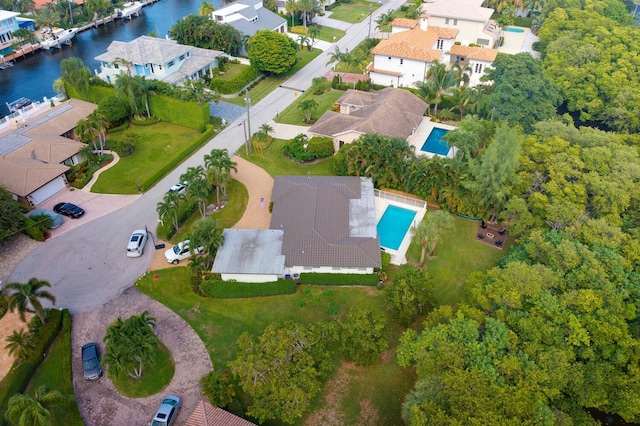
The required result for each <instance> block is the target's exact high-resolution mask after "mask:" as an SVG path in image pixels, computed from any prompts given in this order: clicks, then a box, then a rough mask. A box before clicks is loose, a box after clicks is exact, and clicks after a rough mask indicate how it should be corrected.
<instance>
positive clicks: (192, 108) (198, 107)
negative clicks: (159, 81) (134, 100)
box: [149, 93, 210, 132]
mask: <svg viewBox="0 0 640 426" xmlns="http://www.w3.org/2000/svg"><path fill="white" fill-rule="evenodd" d="M149 109H150V110H151V114H152V115H153V116H154V117H157V118H159V119H160V120H162V121H166V122H169V123H173V124H177V125H179V126H184V127H189V128H190V129H196V130H198V131H200V132H203V131H204V130H205V128H206V125H207V124H208V123H209V115H210V111H209V104H208V103H206V102H205V103H202V104H199V103H197V102H185V101H180V100H178V99H173V98H170V97H168V96H165V95H157V94H155V93H150V94H149Z"/></svg>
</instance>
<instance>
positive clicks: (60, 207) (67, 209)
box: [53, 203, 84, 219]
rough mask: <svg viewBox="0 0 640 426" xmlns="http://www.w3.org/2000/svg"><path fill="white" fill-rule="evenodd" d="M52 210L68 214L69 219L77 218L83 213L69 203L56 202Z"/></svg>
mask: <svg viewBox="0 0 640 426" xmlns="http://www.w3.org/2000/svg"><path fill="white" fill-rule="evenodd" d="M53 211H54V212H56V213H60V214H63V215H65V216H69V217H70V218H71V219H77V218H79V217H80V216H82V215H83V214H84V210H82V209H81V208H80V207H78V206H76V205H75V204H71V203H58V204H56V205H55V206H54V207H53Z"/></svg>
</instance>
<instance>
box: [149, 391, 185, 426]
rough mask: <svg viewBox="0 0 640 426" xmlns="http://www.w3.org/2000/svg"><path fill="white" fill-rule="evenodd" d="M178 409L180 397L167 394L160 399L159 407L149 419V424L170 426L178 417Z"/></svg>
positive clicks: (152, 425)
mask: <svg viewBox="0 0 640 426" xmlns="http://www.w3.org/2000/svg"><path fill="white" fill-rule="evenodd" d="M179 411H180V398H178V397H177V396H173V395H169V396H167V397H165V398H164V400H162V404H160V408H158V411H156V414H155V415H154V416H153V420H152V421H151V426H171V425H173V423H174V422H175V421H176V417H178V412H179Z"/></svg>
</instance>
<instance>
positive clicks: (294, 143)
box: [282, 133, 333, 161]
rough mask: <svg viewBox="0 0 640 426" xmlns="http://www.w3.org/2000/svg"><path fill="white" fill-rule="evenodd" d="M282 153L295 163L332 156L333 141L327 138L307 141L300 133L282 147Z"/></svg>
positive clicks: (315, 138)
mask: <svg viewBox="0 0 640 426" xmlns="http://www.w3.org/2000/svg"><path fill="white" fill-rule="evenodd" d="M282 152H283V154H285V155H286V156H288V157H289V158H291V159H292V160H295V161H311V160H315V159H317V158H326V157H330V156H332V155H333V140H331V138H327V137H319V136H314V137H313V138H311V140H309V138H308V137H307V135H305V134H304V133H300V134H299V135H298V136H296V137H295V138H293V140H291V142H289V143H287V144H286V145H285V146H283V147H282Z"/></svg>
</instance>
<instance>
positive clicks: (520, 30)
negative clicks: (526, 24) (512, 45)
mask: <svg viewBox="0 0 640 426" xmlns="http://www.w3.org/2000/svg"><path fill="white" fill-rule="evenodd" d="M505 31H506V32H508V33H523V32H524V30H523V29H522V28H516V27H507V29H506V30H505Z"/></svg>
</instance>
